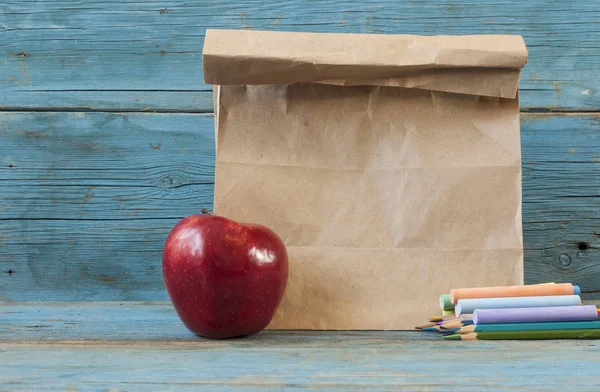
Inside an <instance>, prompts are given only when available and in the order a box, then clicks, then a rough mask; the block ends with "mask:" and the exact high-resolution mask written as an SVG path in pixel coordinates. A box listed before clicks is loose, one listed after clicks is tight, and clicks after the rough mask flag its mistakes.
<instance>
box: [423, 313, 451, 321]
mask: <svg viewBox="0 0 600 392" xmlns="http://www.w3.org/2000/svg"><path fill="white" fill-rule="evenodd" d="M455 318H456V315H455V314H454V313H453V314H448V315H442V316H433V317H429V321H441V320H451V319H455Z"/></svg>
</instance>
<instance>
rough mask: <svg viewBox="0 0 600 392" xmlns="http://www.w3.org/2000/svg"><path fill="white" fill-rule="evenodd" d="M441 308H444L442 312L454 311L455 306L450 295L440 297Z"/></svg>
mask: <svg viewBox="0 0 600 392" xmlns="http://www.w3.org/2000/svg"><path fill="white" fill-rule="evenodd" d="M440 308H442V310H453V309H454V304H453V303H452V301H451V300H450V294H442V295H440Z"/></svg>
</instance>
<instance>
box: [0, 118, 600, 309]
mask: <svg viewBox="0 0 600 392" xmlns="http://www.w3.org/2000/svg"><path fill="white" fill-rule="evenodd" d="M521 128H522V145H523V147H522V154H523V198H524V202H523V221H524V242H525V278H526V282H528V283H537V282H547V281H557V282H563V281H566V282H575V283H577V284H579V285H580V286H581V287H582V288H583V290H584V292H585V293H586V294H585V296H584V298H588V299H592V298H600V295H599V294H598V292H599V291H600V212H599V211H600V209H599V202H600V194H599V192H598V190H599V189H600V176H599V175H598V172H599V170H600V117H599V116H598V115H596V114H588V115H533V114H528V115H523V116H522V124H521ZM213 173H214V129H213V119H212V117H210V116H209V115H200V114H146V113H3V114H0V255H1V256H2V257H0V300H4V301H35V300H60V301H63V300H65V301H92V300H98V301H107V300H142V301H145V300H151V301H157V300H158V301H160V300H166V299H167V297H166V292H165V290H164V286H163V282H162V274H161V270H160V266H161V254H162V246H163V244H164V241H165V239H166V237H167V234H168V232H169V231H170V229H171V228H172V227H173V225H174V224H175V223H176V222H177V221H178V220H179V219H181V218H183V217H184V216H186V215H190V214H193V213H197V212H198V211H200V209H201V208H202V207H207V208H212V197H213V196H212V195H213V181H214V177H213Z"/></svg>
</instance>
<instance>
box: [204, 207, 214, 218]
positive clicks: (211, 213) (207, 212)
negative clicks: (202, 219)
mask: <svg viewBox="0 0 600 392" xmlns="http://www.w3.org/2000/svg"><path fill="white" fill-rule="evenodd" d="M201 211H202V213H203V214H206V215H212V216H215V214H214V213H213V212H212V211H209V210H207V209H206V208H203V209H202V210H201Z"/></svg>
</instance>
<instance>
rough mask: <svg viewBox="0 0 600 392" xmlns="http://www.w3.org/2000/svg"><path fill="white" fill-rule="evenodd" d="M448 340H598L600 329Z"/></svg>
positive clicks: (505, 333)
mask: <svg viewBox="0 0 600 392" xmlns="http://www.w3.org/2000/svg"><path fill="white" fill-rule="evenodd" d="M443 338H444V339H448V340H540V339H598V338H600V329H559V330H553V331H502V332H471V333H467V334H464V335H461V334H454V335H445V336H444V337H443Z"/></svg>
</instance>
